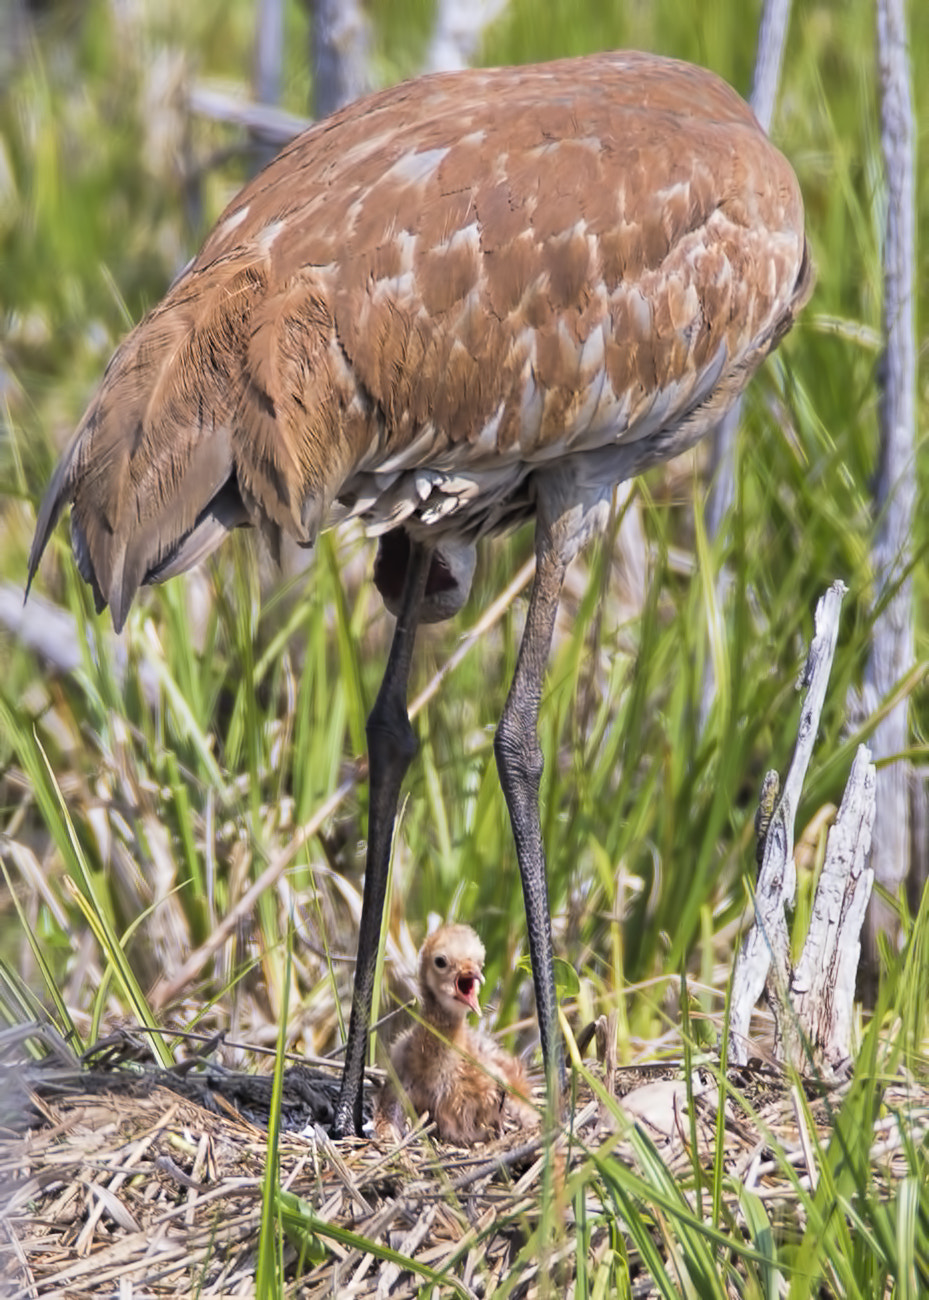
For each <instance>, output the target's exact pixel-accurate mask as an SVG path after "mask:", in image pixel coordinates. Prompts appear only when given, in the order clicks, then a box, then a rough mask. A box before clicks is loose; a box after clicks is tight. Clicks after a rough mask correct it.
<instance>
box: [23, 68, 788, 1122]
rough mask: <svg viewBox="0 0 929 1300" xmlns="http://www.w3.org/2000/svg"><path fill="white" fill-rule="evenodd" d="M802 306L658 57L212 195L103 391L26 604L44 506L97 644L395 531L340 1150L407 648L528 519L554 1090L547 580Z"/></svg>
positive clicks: (514, 756)
mask: <svg viewBox="0 0 929 1300" xmlns="http://www.w3.org/2000/svg"><path fill="white" fill-rule="evenodd" d="M811 279H812V277H811V269H810V261H809V256H808V251H807V245H806V240H805V237H804V230H803V207H802V202H801V198H800V192H799V189H798V186H797V182H796V178H795V177H794V175H793V172H792V171H791V168H790V166H789V164H788V163H787V162H786V161H785V159H784V158H783V157H782V156H781V154H780V153H778V151H777V150H776V149H775V148H774V147H773V145H771V144H770V142H769V141H768V140H767V138H766V137H765V135H764V133H763V132H762V130H761V128H760V127H759V125H758V123H757V121H756V120H755V118H754V116H753V114H752V112H751V110H750V109H749V108H748V107H747V106H746V105H745V104H744V103H743V101H742V100H741V99H740V98H739V97H738V96H737V95H736V94H735V92H734V91H733V90H731V89H730V88H729V87H728V86H727V85H725V83H724V82H722V81H720V80H719V78H717V77H715V76H714V75H713V74H712V73H709V72H706V71H704V70H702V69H700V68H695V67H691V66H689V65H687V64H684V63H679V62H676V61H674V60H669V59H663V58H658V57H656V56H654V55H648V54H635V53H612V54H599V55H594V56H592V57H590V58H585V59H576V60H563V61H561V62H556V63H551V64H545V65H539V66H537V67H521V68H496V69H488V70H486V71H472V72H465V73H460V74H452V75H444V76H435V77H426V78H423V79H421V80H419V81H414V82H411V83H409V84H406V85H402V86H397V87H395V88H394V89H392V90H388V91H385V92H383V93H382V94H377V95H373V96H371V97H369V98H367V99H364V100H362V101H359V102H357V103H355V104H351V105H349V107H347V108H346V109H344V110H342V112H340V113H338V114H336V115H335V116H334V117H332V118H330V119H328V120H326V121H324V122H320V123H319V124H318V125H316V126H314V127H313V128H312V129H311V130H310V131H308V132H306V134H304V135H302V136H300V137H299V139H297V140H295V141H294V143H293V144H292V145H290V147H289V148H287V149H285V150H284V152H283V153H281V154H280V156H279V157H278V158H277V159H275V160H274V161H273V162H272V163H271V164H270V165H269V166H268V167H267V168H266V169H265V170H264V171H263V172H262V173H261V174H260V175H259V176H257V177H256V178H255V179H254V180H253V181H252V182H251V183H250V184H249V185H247V186H246V187H245V189H243V191H242V192H241V194H240V195H239V196H238V198H236V199H235V200H234V201H233V202H232V203H231V204H230V206H229V207H228V208H227V210H226V212H225V213H224V214H223V216H222V217H221V218H220V220H219V222H218V224H217V226H216V227H215V229H214V230H213V232H212V234H211V235H210V236H209V238H208V239H207V241H206V243H205V245H204V247H203V249H202V250H201V252H200V254H199V255H198V257H197V258H196V259H195V260H194V261H193V263H192V264H191V266H190V267H189V268H188V269H187V270H186V271H185V272H184V274H183V275H182V276H181V277H180V278H179V280H178V281H177V282H176V284H175V285H173V287H172V288H171V289H170V290H169V291H168V293H167V295H166V296H165V298H164V299H163V301H162V302H161V303H159V304H158V306H156V307H155V308H154V309H153V310H152V311H151V312H150V313H149V314H148V316H146V318H145V319H144V320H143V321H142V322H141V324H139V325H138V326H137V327H136V329H135V330H133V331H132V333H131V334H130V335H129V337H128V338H127V339H126V340H125V342H124V343H123V344H122V345H121V347H120V348H119V350H118V351H117V352H116V354H115V356H114V357H113V359H112V361H111V362H110V365H109V367H108V368H107V372H106V374H105V376H104V379H103V382H102V384H101V386H100V389H99V391H98V393H97V395H96V397H95V398H94V399H93V401H92V403H91V405H90V407H89V409H88V411H87V413H86V415H85V416H84V419H83V420H82V422H81V424H80V426H79V428H78V429H77V432H76V434H75V436H74V440H73V442H72V443H71V445H70V447H69V448H68V450H67V452H66V453H65V455H64V457H63V458H62V461H61V463H60V464H59V466H58V468H57V470H56V472H55V475H54V477H53V479H52V482H51V484H50V486H49V489H48V491H47V493H46V496H45V499H44V500H43V502H42V506H41V509H40V511H39V515H38V520H37V526H36V535H35V540H34V542H33V547H32V551H31V554H30V559H29V579H30V582H31V580H32V577H33V576H34V574H35V570H36V567H37V566H38V563H39V559H40V557H41V555H42V551H43V549H44V548H45V546H46V544H47V542H48V538H49V535H50V533H51V530H52V528H53V527H54V524H55V521H56V519H57V518H58V515H59V514H60V512H61V510H62V508H63V507H64V505H65V504H66V503H68V502H70V503H71V507H72V510H71V531H72V538H73V543H74V549H75V552H76V554H77V559H78V564H79V567H80V571H81V573H82V574H83V576H84V577H85V578H86V579H87V581H88V582H90V583H91V584H92V586H93V590H94V593H95V597H96V601H97V604H98V606H99V607H103V606H105V605H109V606H110V608H111V611H112V615H113V621H114V623H115V625H116V627H117V628H119V627H121V626H122V624H123V622H124V621H125V618H126V615H127V613H128V610H129V606H130V604H131V602H132V599H133V597H134V595H135V593H136V591H137V590H138V588H139V586H141V585H142V584H144V583H147V582H154V581H160V580H163V579H165V578H167V577H170V576H171V575H172V574H175V573H178V572H180V571H181V570H182V569H185V568H188V567H190V566H191V565H192V564H194V563H196V562H197V561H198V560H199V559H202V558H203V557H204V556H205V555H207V554H209V553H210V551H212V550H213V549H214V548H215V547H216V546H217V545H218V544H219V543H220V542H221V540H222V538H223V537H224V536H225V535H226V534H227V533H228V531H229V530H230V529H232V528H235V527H238V526H239V525H242V524H250V525H253V526H255V527H257V528H259V529H261V531H262V532H263V533H264V534H265V536H266V537H267V538H268V540H269V542H270V544H271V546H272V548H273V549H275V550H276V549H277V547H278V546H279V544H280V540H281V537H282V536H283V535H284V534H286V535H289V536H290V537H292V538H294V539H296V541H297V542H298V543H300V544H302V545H306V546H309V545H312V543H313V541H314V539H315V538H316V536H317V534H318V533H319V531H320V529H321V528H324V527H326V526H328V525H330V524H332V523H336V522H338V521H339V520H340V519H342V518H345V517H346V516H349V515H357V516H359V517H360V518H361V519H362V520H363V521H364V522H365V524H366V525H367V527H368V529H369V531H370V532H371V533H372V534H391V533H394V534H395V533H396V531H397V530H398V529H401V530H403V533H404V534H405V536H404V537H402V538H399V539H398V538H396V537H393V539H392V541H391V542H390V543H389V544H388V543H385V544H384V546H383V547H382V550H381V555H380V563H379V566H378V571H377V573H376V581H377V583H378V586H379V589H380V590H381V591H382V592H383V593H384V595H385V599H387V600H388V603H390V605H391V608H393V609H395V610H396V611H397V612H398V613H399V615H400V617H399V620H398V627H397V632H396V636H395V643H394V650H395V652H396V653H394V652H393V651H392V655H391V659H390V661H389V664H388V669H387V672H386V674H385V678H384V684H383V686H382V690H381V695H380V696H379V697H378V703H377V705H376V706H375V710H374V713H372V717H371V719H370V720H369V727H368V734H369V751H370V754H371V785H372V799H371V807H372V814H371V818H370V827H371V829H370V831H369V863H368V871H367V874H366V891H367V890H368V886H369V885H371V893H370V897H369V895H368V893H367V892H366V896H365V905H364V909H363V913H362V929H361V938H360V941H359V966H358V971H357V974H356V993H355V1004H354V1010H353V1017H352V1030H351V1032H350V1036H349V1044H348V1051H347V1065H346V1074H345V1079H346V1085H345V1092H346V1106H345V1107H343V1112H342V1114H341V1119H340V1125H341V1126H342V1127H343V1128H344V1127H346V1126H347V1121H346V1119H345V1114H346V1108H349V1109H351V1111H352V1114H353V1115H354V1121H353V1122H354V1124H355V1126H356V1127H357V1125H358V1123H359V1122H360V1088H361V1071H362V1067H363V1061H364V1036H365V1033H366V1027H367V1020H368V1009H367V1008H368V1006H369V1005H370V991H371V986H372V982H373V955H372V953H373V950H375V949H376V930H377V928H378V926H379V924H380V916H381V910H382V906H383V897H384V887H385V881H386V872H387V862H388V858H389V839H390V831H391V828H392V826H393V820H394V815H395V810H396V797H397V794H398V791H399V783H400V780H401V779H402V774H403V772H404V771H405V770H406V766H407V765H408V763H409V761H410V757H411V755H412V753H413V752H414V750H415V741H414V739H413V736H412V732H411V730H410V728H409V721H408V718H407V716H406V707H405V701H406V689H407V680H408V674H409V663H410V652H411V648H412V639H413V636H414V635H415V629H416V626H417V624H418V623H419V622H422V621H423V620H424V619H430V618H443V617H448V616H449V615H450V614H451V613H453V612H454V611H455V610H456V609H457V608H459V607H460V605H461V604H462V602H463V601H464V599H465V597H466V595H467V587H468V584H469V582H470V575H471V572H472V570H473V545H474V542H475V541H476V540H477V539H478V538H479V537H481V536H482V535H485V534H487V533H491V532H494V531H497V530H499V529H502V528H506V527H509V526H511V525H513V524H516V523H518V522H519V521H520V520H522V519H524V518H528V517H534V518H535V520H536V556H537V574H536V582H535V586H534V589H533V595H532V597H531V600H530V607H529V612H528V615H527V623H526V632H525V635H524V640H523V646H522V649H521V652H520V657H519V661H518V664H517V670H516V674H515V676H514V679H513V684H512V688H511V691H510V696H509V698H508V701H507V705H506V708H505V710H504V714H503V716H502V718H501V721H500V725H499V727H498V731H497V736H496V741H495V750H496V755H497V762H498V766H499V768H500V774H501V782H502V785H503V789H504V793H505V795H506V799H507V803H508V806H509V809H510V816H511V821H512V824H513V830H514V836H515V839H516V845H517V856H518V859H519V864H520V870H521V874H522V878H523V889H524V894H525V898H526V907H527V919H528V925H529V937H530V947H531V951H532V957H533V967H534V975H535V980H536V996H537V999H538V1001H539V1017H540V1028H541V1033H542V1046H543V1051H544V1053H545V1056H546V1062H547V1065H548V1067H549V1075H550V1077H553V1071H554V1073H560V1066H559V1067H558V1068H557V1069H556V1068H555V1065H554V1063H555V1062H556V1060H557V1059H558V1057H559V1051H558V1047H557V1042H556V1034H555V1025H556V1016H555V1003H554V980H553V974H552V957H551V933H550V923H549V918H548V910H547V908H548V904H547V897H546V886H545V879H544V858H543V854H542V845H541V834H540V830H539V822H538V782H539V774H540V772H541V762H542V758H541V752H540V750H539V747H538V740H537V728H536V722H537V715H538V703H539V696H540V693H541V683H542V675H543V672H544V665H545V660H546V656H547V652H548V646H549V643H550V639H551V630H552V625H553V621H554V611H555V608H556V606H557V601H558V595H559V592H560V588H561V582H562V579H563V575H564V569H565V566H566V565H567V564H568V563H569V561H570V560H571V558H572V557H573V556H574V554H575V553H576V552H577V550H578V548H579V547H580V546H581V544H582V543H583V542H584V541H585V540H586V539H587V538H588V537H589V536H590V535H591V534H592V533H595V532H596V531H597V530H598V529H599V528H601V527H602V526H603V524H604V521H605V519H606V518H607V516H608V511H609V501H610V497H611V493H612V489H613V487H614V486H615V484H616V483H618V482H620V481H622V480H624V479H627V478H629V477H631V476H632V475H634V474H637V473H639V472H640V471H642V470H644V469H646V468H647V467H648V466H650V465H653V464H656V463H657V462H659V461H662V460H665V459H667V458H668V457H670V456H673V455H675V454H676V453H678V452H680V451H683V450H684V449H686V448H687V447H689V446H690V445H691V444H692V443H694V442H695V441H696V439H697V438H699V437H700V436H701V435H702V434H703V433H705V432H706V431H707V430H708V429H709V428H711V427H712V426H713V425H714V424H715V423H716V422H717V421H718V420H719V418H720V417H721V416H722V414H723V413H724V412H725V411H726V410H727V409H728V408H729V407H730V406H731V405H732V403H733V402H734V401H735V399H736V397H737V396H738V394H739V393H740V392H741V390H742V389H743V388H744V386H745V384H746V383H747V382H748V380H749V378H750V377H751V375H752V373H753V372H754V370H755V369H756V368H757V366H758V365H759V364H760V363H761V361H762V360H763V358H764V357H765V355H766V354H767V353H768V352H769V351H770V350H771V349H772V348H773V347H774V346H775V345H776V344H777V342H778V341H779V339H780V338H781V337H782V336H783V334H784V333H785V332H786V331H787V330H788V329H789V328H790V326H791V324H792V322H793V320H794V317H795V315H796V313H797V312H798V310H799V309H800V308H801V307H802V305H803V303H804V302H805V301H806V299H807V298H808V296H809V293H810V289H811ZM372 882H373V884H372ZM356 1026H357V1031H356Z"/></svg>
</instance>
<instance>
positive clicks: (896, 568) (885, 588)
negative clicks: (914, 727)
mask: <svg viewBox="0 0 929 1300" xmlns="http://www.w3.org/2000/svg"><path fill="white" fill-rule="evenodd" d="M906 9H907V6H906V3H905V0H878V5H877V37H878V40H877V53H878V74H879V81H880V90H881V145H882V148H883V153H884V165H885V173H886V181H887V217H886V220H887V228H886V234H885V238H884V248H883V263H884V303H883V318H884V339H885V346H884V364H883V366H882V368H881V372H880V378H881V391H880V403H879V407H878V416H879V423H880V435H881V441H880V456H879V461H878V473H877V484H876V488H875V501H874V507H875V514H876V516H877V521H878V522H877V529H876V532H875V538H874V547H873V563H874V576H875V587H876V590H877V592H878V600H880V598H881V596H882V595H884V594H886V593H887V592H890V593H892V594H891V595H890V599H889V600H888V601H887V604H886V606H885V607H884V609H883V610H882V611H881V613H880V614H879V615H878V617H877V618H876V619H875V621H874V633H873V638H872V643H871V655H870V657H869V659H868V663H867V665H866V667H865V675H864V698H865V703H866V706H867V707H868V708H869V709H876V708H877V707H878V706H879V705H880V703H881V702H882V701H883V700H885V699H886V698H887V697H888V696H889V695H890V693H891V691H892V690H893V688H894V686H895V685H896V683H897V682H898V681H900V679H901V678H902V677H904V676H905V675H906V673H907V672H908V670H909V668H910V666H911V665H912V663H913V660H914V649H913V645H914V634H913V584H912V581H911V579H910V576H909V560H910V538H911V537H912V534H913V521H914V518H915V513H916V486H917V476H916V397H917V373H916V328H915V326H916V260H917V259H916V206H915V197H914V196H915V184H916V179H915V171H916V145H915V141H916V137H917V129H916V121H915V115H914V111H913V91H912V87H911V85H910V77H911V73H910V52H909V49H908V46H907V23H906ZM908 740H909V700H908V699H902V700H899V701H898V702H897V703H896V704H895V705H894V707H893V708H892V709H891V710H890V711H889V712H888V713H887V714H886V715H885V716H884V717H882V718H881V719H880V721H879V722H878V724H877V726H876V727H875V729H874V734H873V736H872V739H871V743H872V745H873V748H874V753H875V755H876V756H877V758H878V759H885V758H890V757H892V756H894V755H897V754H900V753H902V752H903V751H904V750H905V749H906V747H907V743H908ZM878 789H879V792H880V797H879V799H878V808H877V817H876V819H875V823H874V847H873V853H872V855H871V856H872V863H873V866H874V873H875V876H876V878H877V881H878V884H880V885H883V886H884V888H885V889H886V890H887V891H888V892H889V893H890V894H891V895H893V894H896V892H897V891H898V889H899V888H900V886H901V885H902V883H903V882H904V880H905V879H906V876H907V872H908V868H909V849H910V845H909V826H908V821H909V789H908V776H907V764H906V763H905V762H904V761H903V760H898V761H897V762H894V763H887V764H886V765H884V766H882V767H881V770H880V772H879V773H878ZM897 925H898V923H897V917H896V913H895V911H894V909H893V908H892V907H890V906H888V904H887V903H885V902H884V901H883V900H882V899H881V898H880V897H878V896H875V899H874V903H873V906H872V908H871V914H870V918H869V929H868V935H867V938H866V943H867V947H868V962H867V964H866V969H867V973H868V976H869V978H870V980H871V981H872V982H873V981H874V980H875V979H876V975H877V969H878V954H877V936H878V935H879V934H880V933H881V932H884V933H889V934H895V933H896V930H897Z"/></svg>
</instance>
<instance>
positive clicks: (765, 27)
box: [700, 0, 791, 725]
mask: <svg viewBox="0 0 929 1300" xmlns="http://www.w3.org/2000/svg"><path fill="white" fill-rule="evenodd" d="M790 4H791V0H765V4H764V10H763V12H762V15H761V27H760V30H759V32H758V51H757V53H756V55H755V73H754V77H753V79H752V93H751V97H750V99H749V103H750V104H751V106H752V108H753V109H754V112H755V116H756V117H757V118H758V121H759V122H760V123H761V125H762V126H763V127H764V129H765V131H768V132H770V130H771V122H772V121H773V119H774V105H775V103H776V101H777V89H778V83H779V81H780V75H781V64H782V63H783V59H784V44H785V42H786V40H787V28H788V25H789V22H790ZM741 419H742V399H741V397H740V398H739V399H738V401H737V402H736V403H735V405H734V406H732V407H731V408H730V409H729V410H728V411H727V412H726V414H725V415H724V416H723V418H722V420H721V421H720V423H719V424H718V425H717V427H716V428H715V429H714V430H713V432H712V433H711V434H710V438H709V444H710V468H709V479H710V490H709V493H708V494H707V503H706V532H707V537H708V538H709V539H710V541H712V540H713V539H714V538H716V537H718V536H719V533H720V530H721V529H722V526H723V520H724V519H725V517H726V514H727V512H728V510H729V509H730V507H731V505H732V502H733V501H734V500H735V448H736V435H737V434H738V431H739V424H740V423H741ZM727 582H728V575H727V574H726V572H725V570H723V571H721V572H720V573H719V575H718V577H717V580H716V593H717V600H718V603H719V605H720V606H722V604H723V600H724V597H725V593H726V586H727ZM715 694H716V676H715V673H714V670H713V660H712V658H709V659H708V660H707V665H706V669H705V671H704V674H703V687H702V691H701V699H700V721H701V725H705V723H706V720H707V718H708V717H709V713H710V706H711V705H712V703H713V697H714V696H715Z"/></svg>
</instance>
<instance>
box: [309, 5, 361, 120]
mask: <svg viewBox="0 0 929 1300" xmlns="http://www.w3.org/2000/svg"><path fill="white" fill-rule="evenodd" d="M311 8H312V14H313V18H312V33H311V42H312V50H311V55H312V63H313V100H314V105H315V108H316V115H317V117H328V116H329V114H330V113H334V112H335V111H336V109H337V108H341V107H342V106H343V105H344V104H349V103H351V101H352V100H353V99H358V97H359V96H360V95H363V94H364V93H365V91H366V90H368V89H370V81H369V73H368V45H369V40H368V24H367V19H366V17H365V13H364V9H363V8H362V6H361V4H360V3H359V0H311Z"/></svg>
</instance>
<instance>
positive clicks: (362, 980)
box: [333, 542, 431, 1137]
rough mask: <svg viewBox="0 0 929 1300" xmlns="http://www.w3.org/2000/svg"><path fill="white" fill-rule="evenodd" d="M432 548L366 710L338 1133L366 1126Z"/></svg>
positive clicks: (424, 555) (409, 581)
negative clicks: (360, 879) (359, 880)
mask: <svg viewBox="0 0 929 1300" xmlns="http://www.w3.org/2000/svg"><path fill="white" fill-rule="evenodd" d="M430 560H431V552H430V551H429V549H428V548H426V547H424V546H422V545H420V544H418V543H416V542H413V543H411V546H410V558H409V565H408V568H407V572H406V579H405V582H404V588H403V601H402V605H401V608H400V615H399V617H398V619H397V626H396V629H395V631H394V638H393V641H392V642H391V646H390V656H389V658H388V660H387V667H386V669H385V671H384V679H383V681H382V682H381V689H380V690H379V691H378V694H377V699H376V700H375V703H374V708H373V709H372V710H371V713H370V716H369V717H368V722H367V727H366V732H367V737H368V787H369V797H368V855H367V862H366V865H365V883H364V899H363V901H362V905H361V926H360V928H359V932H358V960H357V962H356V965H355V987H354V992H353V994H352V1015H351V1020H350V1022H349V1029H348V1041H347V1043H346V1045H345V1067H344V1069H343V1071H342V1087H341V1090H340V1092H339V1101H338V1105H337V1106H336V1112H335V1124H334V1126H333V1132H334V1134H335V1136H336V1137H347V1136H349V1135H350V1134H357V1135H359V1136H360V1134H361V1124H362V1113H361V1110H362V1107H361V1101H362V1089H363V1086H364V1067H365V1057H366V1056H367V1049H368V1030H369V1028H370V1024H371V1001H372V998H373V994H374V971H375V966H376V964H377V948H378V942H379V940H380V934H381V922H382V919H383V916H384V902H385V899H386V896H387V874H388V870H389V867H390V848H391V842H392V839H393V833H394V822H395V820H396V817H397V803H398V800H399V798H400V787H401V785H402V784H403V778H404V776H405V775H406V771H407V768H408V767H409V766H410V763H411V762H412V761H413V758H414V756H415V754H416V750H417V741H416V736H415V735H414V734H413V728H412V727H411V726H410V719H409V716H408V715H407V711H406V701H407V689H408V686H409V680H410V663H411V661H412V656H413V643H414V641H415V640H416V628H417V626H418V624H419V611H420V607H421V605H422V600H423V593H424V592H425V589H426V577H427V575H428V573H429V564H430Z"/></svg>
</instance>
